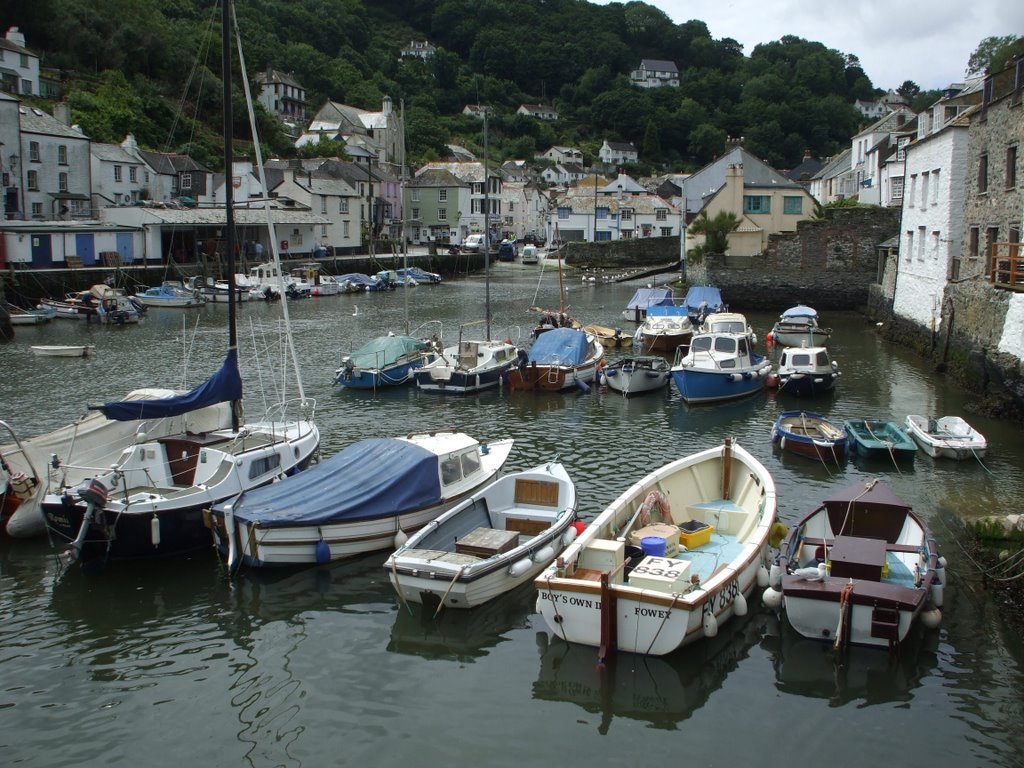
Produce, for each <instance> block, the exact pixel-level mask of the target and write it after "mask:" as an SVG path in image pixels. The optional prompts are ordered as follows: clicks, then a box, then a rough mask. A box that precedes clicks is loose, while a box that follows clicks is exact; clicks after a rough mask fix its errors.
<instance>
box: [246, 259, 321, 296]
mask: <svg viewBox="0 0 1024 768" xmlns="http://www.w3.org/2000/svg"><path fill="white" fill-rule="evenodd" d="M247 282H248V284H249V297H250V298H252V299H257V300H259V299H262V300H264V301H277V300H279V299H280V298H281V297H282V296H288V297H289V298H291V297H295V298H303V297H306V296H309V295H310V288H309V286H308V285H306V284H302V285H299V281H298V280H296V278H294V277H292V276H291V275H288V274H285V273H284V270H283V269H282V268H281V265H280V264H275V263H274V262H272V261H270V262H267V263H265V264H257V265H256V266H254V267H251V268H250V269H249V276H248V280H247Z"/></svg>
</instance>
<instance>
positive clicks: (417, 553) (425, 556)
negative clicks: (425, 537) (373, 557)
mask: <svg viewBox="0 0 1024 768" xmlns="http://www.w3.org/2000/svg"><path fill="white" fill-rule="evenodd" d="M402 556H403V557H410V558H415V559H417V560H426V561H428V562H432V563H433V562H441V563H451V564H452V565H472V564H473V563H475V562H478V561H479V560H480V558H479V557H476V556H474V555H467V554H463V553H461V552H445V551H444V550H442V549H406V550H405V551H403V552H402Z"/></svg>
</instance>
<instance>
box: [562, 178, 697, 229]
mask: <svg viewBox="0 0 1024 768" xmlns="http://www.w3.org/2000/svg"><path fill="white" fill-rule="evenodd" d="M553 205H554V209H555V210H554V216H553V217H552V219H551V221H550V223H549V233H548V234H549V237H554V236H555V235H554V230H555V227H556V226H557V229H558V237H560V238H561V239H563V240H585V241H588V242H605V241H610V240H629V239H633V238H642V237H675V238H678V237H679V232H680V227H681V226H682V212H681V210H680V209H679V208H678V207H677V206H675V205H673V204H672V203H670V202H669V201H668V200H665V199H664V198H662V197H661V196H659V195H655V194H651V193H650V192H648V191H647V190H646V189H645V188H644V187H643V186H642V185H640V184H638V183H637V182H636V181H635V180H634V179H632V178H630V177H629V176H625V175H622V174H620V175H619V176H618V177H617V178H616V179H614V180H612V181H611V182H608V181H605V180H604V179H600V178H597V179H588V180H587V182H586V183H583V184H579V185H577V186H575V187H571V188H570V189H568V190H567V191H566V193H565V194H564V195H562V196H561V197H559V198H558V200H557V201H556V202H555V203H553Z"/></svg>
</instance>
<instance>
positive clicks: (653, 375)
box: [601, 355, 672, 395]
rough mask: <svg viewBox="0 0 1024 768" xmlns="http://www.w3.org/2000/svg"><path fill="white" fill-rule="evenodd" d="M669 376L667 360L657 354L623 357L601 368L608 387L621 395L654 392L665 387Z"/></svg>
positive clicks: (670, 371)
mask: <svg viewBox="0 0 1024 768" xmlns="http://www.w3.org/2000/svg"><path fill="white" fill-rule="evenodd" d="M671 378H672V370H671V368H670V367H669V364H668V361H667V360H665V358H663V357H659V356H657V355H635V356H633V357H624V358H622V359H621V360H616V361H615V362H614V363H611V364H610V365H607V366H605V367H604V368H602V369H601V379H602V381H603V383H605V384H607V385H608V389H611V390H614V391H615V392H621V393H622V394H623V395H640V394H643V393H645V392H654V391H656V390H659V389H662V388H663V387H666V386H667V385H668V382H669V380H670V379H671Z"/></svg>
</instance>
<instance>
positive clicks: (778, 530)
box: [768, 520, 789, 549]
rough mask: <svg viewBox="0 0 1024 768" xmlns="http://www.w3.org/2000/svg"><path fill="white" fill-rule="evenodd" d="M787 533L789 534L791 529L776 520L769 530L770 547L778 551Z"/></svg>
mask: <svg viewBox="0 0 1024 768" xmlns="http://www.w3.org/2000/svg"><path fill="white" fill-rule="evenodd" d="M787 533H789V529H788V528H787V527H786V525H785V524H784V523H780V522H779V521H778V520H776V521H775V522H774V523H772V527H771V528H770V529H769V530H768V545H769V546H770V547H771V548H772V549H778V548H779V544H781V543H782V540H783V539H784V538H786V534H787Z"/></svg>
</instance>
